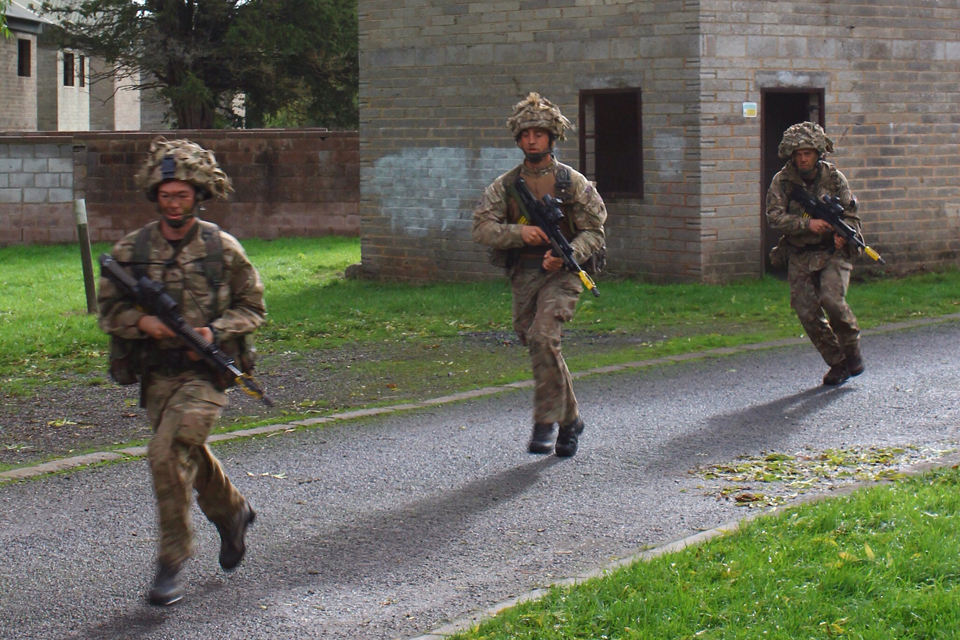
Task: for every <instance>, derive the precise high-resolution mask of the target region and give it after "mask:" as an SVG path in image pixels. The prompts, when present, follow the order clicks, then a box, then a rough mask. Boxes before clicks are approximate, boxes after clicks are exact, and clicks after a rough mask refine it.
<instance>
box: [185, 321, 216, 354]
mask: <svg viewBox="0 0 960 640" xmlns="http://www.w3.org/2000/svg"><path fill="white" fill-rule="evenodd" d="M193 330H194V331H196V332H197V333H199V334H200V337H201V338H203V339H204V340H206V341H207V342H213V331H211V330H210V327H194V329H193ZM187 357H188V358H190V359H191V360H194V361H196V360H199V359H200V356H199V355H198V354H197V353H195V352H194V351H192V350H191V351H187Z"/></svg>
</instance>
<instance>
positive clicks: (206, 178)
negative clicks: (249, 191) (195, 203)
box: [137, 136, 233, 201]
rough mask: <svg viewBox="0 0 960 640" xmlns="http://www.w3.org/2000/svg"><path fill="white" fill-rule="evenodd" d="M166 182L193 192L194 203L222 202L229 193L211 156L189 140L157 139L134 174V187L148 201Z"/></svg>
mask: <svg viewBox="0 0 960 640" xmlns="http://www.w3.org/2000/svg"><path fill="white" fill-rule="evenodd" d="M167 180H183V181H184V182H187V183H189V184H191V185H193V186H194V188H195V189H196V190H197V200H207V199H209V198H226V197H227V194H228V193H230V192H231V191H233V187H232V186H231V185H230V178H228V177H227V174H225V173H224V172H223V170H222V169H221V168H220V165H218V164H217V159H216V157H214V155H213V152H212V151H210V150H208V149H204V148H203V147H201V146H200V145H198V144H196V143H194V142H190V141H189V140H167V139H166V138H164V137H163V136H158V137H156V138H154V139H153V141H152V142H151V143H150V150H149V151H148V155H147V161H146V162H144V164H143V167H141V169H140V172H139V173H138V174H137V184H138V185H139V186H140V187H141V188H142V189H143V190H144V192H145V193H146V195H147V198H148V199H149V200H151V201H154V200H156V199H157V188H158V187H159V186H160V185H161V184H162V183H163V182H166V181H167Z"/></svg>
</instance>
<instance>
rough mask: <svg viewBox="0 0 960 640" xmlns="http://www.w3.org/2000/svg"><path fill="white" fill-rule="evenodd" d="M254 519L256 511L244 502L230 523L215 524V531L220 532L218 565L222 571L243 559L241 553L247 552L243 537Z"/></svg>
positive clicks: (231, 569)
mask: <svg viewBox="0 0 960 640" xmlns="http://www.w3.org/2000/svg"><path fill="white" fill-rule="evenodd" d="M256 519H257V514H256V512H255V511H254V510H253V509H252V508H251V507H250V505H249V504H247V503H246V502H244V503H243V508H242V509H240V511H239V513H237V515H236V516H234V519H233V522H232V523H230V524H228V525H221V524H218V525H217V531H218V532H219V533H220V566H221V567H223V570H224V571H233V570H234V569H236V568H237V565H239V564H240V561H241V560H243V554H245V553H246V552H247V545H246V543H245V542H244V540H243V537H244V535H246V533H247V527H249V526H250V525H251V524H253V521H254V520H256Z"/></svg>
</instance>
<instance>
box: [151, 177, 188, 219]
mask: <svg viewBox="0 0 960 640" xmlns="http://www.w3.org/2000/svg"><path fill="white" fill-rule="evenodd" d="M196 204H197V192H196V190H195V189H194V188H193V185H192V184H190V183H189V182H183V181H182V180H169V181H167V182H164V183H163V184H161V185H160V186H159V187H158V188H157V209H158V210H159V212H160V215H161V216H163V220H164V222H166V223H167V224H168V225H170V226H171V227H173V228H174V229H179V228H180V227H182V226H183V225H185V224H186V223H187V221H188V220H189V219H190V218H192V217H193V208H194V206H196Z"/></svg>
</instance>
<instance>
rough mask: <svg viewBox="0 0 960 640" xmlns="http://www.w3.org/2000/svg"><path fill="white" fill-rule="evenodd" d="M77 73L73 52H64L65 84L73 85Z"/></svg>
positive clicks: (67, 85)
mask: <svg viewBox="0 0 960 640" xmlns="http://www.w3.org/2000/svg"><path fill="white" fill-rule="evenodd" d="M75 74H76V71H75V70H74V68H73V54H72V53H66V52H64V54H63V86H65V87H72V86H73V77H74V75H75Z"/></svg>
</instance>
